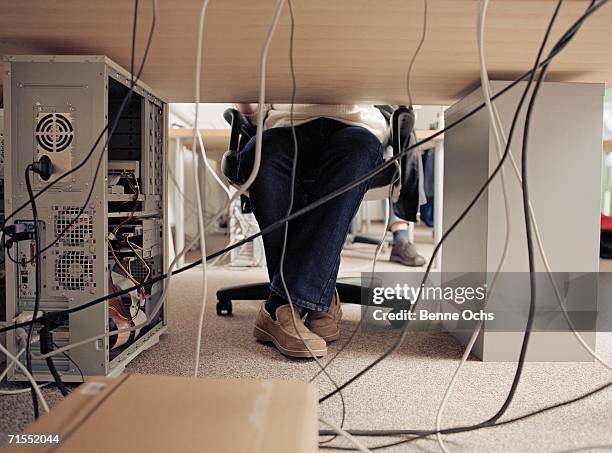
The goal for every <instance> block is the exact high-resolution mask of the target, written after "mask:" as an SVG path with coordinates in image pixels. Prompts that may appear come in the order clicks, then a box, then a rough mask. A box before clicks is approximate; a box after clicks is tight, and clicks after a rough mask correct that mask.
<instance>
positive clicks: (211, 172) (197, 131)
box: [194, 76, 232, 198]
mask: <svg viewBox="0 0 612 453" xmlns="http://www.w3.org/2000/svg"><path fill="white" fill-rule="evenodd" d="M197 78H198V77H197V76H196V79H197ZM198 85H199V81H198ZM197 116H198V115H197V114H196V127H195V128H196V134H197V137H198V143H199V144H200V148H199V149H200V157H201V158H202V159H204V164H205V165H206V168H207V169H208V171H209V172H210V174H211V175H212V176H213V178H215V181H217V184H219V186H220V187H221V189H223V192H225V194H226V195H227V197H228V198H231V196H232V194H231V192H230V190H229V188H228V187H227V186H226V185H225V183H224V182H223V181H222V180H221V178H220V177H219V175H218V174H217V172H216V171H215V169H214V168H212V165H210V162H209V161H208V159H207V158H206V148H205V147H204V140H203V139H202V133H201V132H200V129H198V127H197V124H198V123H197ZM194 145H195V144H194Z"/></svg>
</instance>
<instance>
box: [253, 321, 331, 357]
mask: <svg viewBox="0 0 612 453" xmlns="http://www.w3.org/2000/svg"><path fill="white" fill-rule="evenodd" d="M253 335H254V336H255V338H256V339H257V340H259V341H261V342H264V343H272V344H273V345H274V346H275V347H276V349H278V351H279V352H280V353H281V354H283V355H286V356H288V357H301V358H303V357H306V358H311V357H312V355H311V354H310V351H295V350H291V349H287V348H284V347H283V346H281V345H280V344H279V342H278V341H277V340H276V338H275V337H274V335H272V334H271V333H268V332H266V331H265V330H263V329H261V328H260V327H258V326H255V329H254V330H253ZM312 352H313V353H314V355H315V356H316V357H324V356H325V355H326V354H327V348H325V349H313V350H312Z"/></svg>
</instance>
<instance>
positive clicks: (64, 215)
mask: <svg viewBox="0 0 612 453" xmlns="http://www.w3.org/2000/svg"><path fill="white" fill-rule="evenodd" d="M55 210H56V211H57V212H56V214H55V221H54V224H55V236H56V237H57V236H59V235H60V234H62V232H63V231H64V230H66V231H65V232H64V233H63V235H62V238H61V239H60V242H61V243H62V244H64V245H70V246H77V245H83V244H84V243H85V241H87V240H89V239H91V238H93V221H92V217H93V216H92V215H91V214H90V213H89V212H87V211H83V214H81V216H80V217H79V218H78V220H77V221H76V222H74V223H72V222H73V220H74V219H76V218H77V217H78V215H79V212H81V208H79V207H76V206H68V207H61V208H58V207H55ZM71 223H72V225H71Z"/></svg>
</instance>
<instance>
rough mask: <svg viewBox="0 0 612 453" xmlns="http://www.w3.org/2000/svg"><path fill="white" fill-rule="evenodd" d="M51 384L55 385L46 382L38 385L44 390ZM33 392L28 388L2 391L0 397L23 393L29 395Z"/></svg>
mask: <svg viewBox="0 0 612 453" xmlns="http://www.w3.org/2000/svg"><path fill="white" fill-rule="evenodd" d="M51 384H53V382H45V383H44V384H38V387H40V388H44V387H47V386H48V385H51ZM31 391H32V389H30V387H27V388H24V389H16V390H8V389H2V390H0V395H20V394H22V393H29V392H31Z"/></svg>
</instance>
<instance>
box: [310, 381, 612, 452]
mask: <svg viewBox="0 0 612 453" xmlns="http://www.w3.org/2000/svg"><path fill="white" fill-rule="evenodd" d="M609 388H612V381H611V382H608V383H606V384H602V385H600V386H599V387H597V388H595V389H593V390H590V391H588V392H587V393H583V394H582V395H579V396H576V397H574V398H571V399H568V400H565V401H561V402H560V403H555V404H551V405H549V406H544V407H542V408H540V409H535V410H533V411H531V412H527V413H525V414H523V415H518V416H516V417H512V418H508V419H506V420H502V421H498V422H496V423H494V424H492V425H488V426H482V427H479V428H474V429H472V430H471V431H475V430H476V429H486V428H497V427H500V426H504V425H509V424H512V423H516V422H519V421H522V420H527V419H529V418H531V417H535V416H536V415H540V414H543V413H546V412H550V411H552V410H555V409H559V408H561V407H565V406H569V405H570V404H574V403H577V402H578V401H582V400H585V399H587V398H589V397H591V396H593V395H596V394H597V393H601V392H603V391H604V390H607V389H609ZM445 431H450V430H445ZM348 432H349V433H350V434H351V435H353V436H359V437H362V436H363V437H389V434H388V433H387V432H386V431H369V430H368V431H365V430H349V431H348ZM462 432H467V431H462ZM327 434H328V433H327V432H326V431H324V432H323V434H320V435H327ZM329 434H331V433H329ZM434 434H437V431H435V430H422V431H418V433H417V431H415V432H414V433H406V435H410V436H415V437H411V438H410V439H403V440H401V441H398V442H393V443H390V444H384V445H377V446H374V447H368V448H369V449H370V450H380V449H383V448H390V447H394V446H396V445H400V444H405V443H409V442H413V441H415V440H419V439H423V438H425V437H428V436H431V435H434ZM442 434H453V433H452V432H444V433H442ZM395 435H398V434H395ZM321 448H327V447H321ZM329 448H334V449H338V450H352V449H350V448H344V447H333V446H329Z"/></svg>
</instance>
